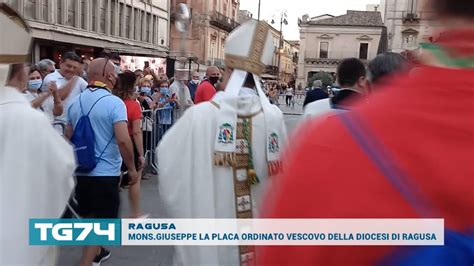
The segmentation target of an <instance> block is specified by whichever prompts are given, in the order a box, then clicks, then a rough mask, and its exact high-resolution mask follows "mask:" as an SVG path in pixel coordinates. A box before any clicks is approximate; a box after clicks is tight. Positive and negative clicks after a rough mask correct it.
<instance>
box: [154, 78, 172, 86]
mask: <svg viewBox="0 0 474 266" xmlns="http://www.w3.org/2000/svg"><path fill="white" fill-rule="evenodd" d="M163 83H167V84H168V86H169V85H170V83H169V82H168V80H167V79H161V80H158V82H157V83H156V84H157V85H158V87H161V84H163Z"/></svg>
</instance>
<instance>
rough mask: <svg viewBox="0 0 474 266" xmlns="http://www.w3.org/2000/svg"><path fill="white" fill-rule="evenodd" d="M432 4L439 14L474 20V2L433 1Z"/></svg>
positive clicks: (467, 0) (456, 0)
mask: <svg viewBox="0 0 474 266" xmlns="http://www.w3.org/2000/svg"><path fill="white" fill-rule="evenodd" d="M432 3H433V5H434V8H435V10H436V11H437V12H438V13H439V14H442V15H449V16H461V17H464V18H470V19H472V18H473V14H474V1H472V0H433V1H432Z"/></svg>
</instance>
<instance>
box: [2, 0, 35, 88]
mask: <svg viewBox="0 0 474 266" xmlns="http://www.w3.org/2000/svg"><path fill="white" fill-rule="evenodd" d="M0 25H1V26H0V36H1V38H0V86H3V85H5V83H6V81H7V78H8V73H9V72H10V65H11V64H18V63H24V62H27V61H28V59H29V54H30V47H31V35H30V29H29V27H28V24H26V22H25V21H24V20H23V18H22V17H21V16H20V15H19V14H18V13H17V12H16V11H14V10H13V9H11V8H10V7H9V6H8V5H7V4H4V3H1V4H0Z"/></svg>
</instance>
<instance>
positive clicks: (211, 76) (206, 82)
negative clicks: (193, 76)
mask: <svg viewBox="0 0 474 266" xmlns="http://www.w3.org/2000/svg"><path fill="white" fill-rule="evenodd" d="M220 74H221V72H220V71H219V68H217V67H215V66H211V67H209V68H207V70H206V77H205V78H204V79H203V80H202V81H201V84H199V86H198V87H197V89H196V96H195V98H194V103H195V104H198V103H201V102H207V101H210V100H211V99H212V97H214V95H215V94H216V92H217V90H216V87H214V84H216V83H217V82H218V81H219V77H220Z"/></svg>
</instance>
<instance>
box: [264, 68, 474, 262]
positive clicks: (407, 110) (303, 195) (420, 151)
mask: <svg viewBox="0 0 474 266" xmlns="http://www.w3.org/2000/svg"><path fill="white" fill-rule="evenodd" d="M473 77H474V70H472V69H471V70H468V69H464V70H454V69H447V68H435V67H424V68H422V69H418V70H417V71H415V72H413V73H412V76H410V77H398V79H397V83H395V84H392V85H391V86H390V87H388V88H380V89H379V91H380V92H379V94H377V95H373V96H372V97H371V98H369V102H368V103H359V104H358V105H356V106H355V107H356V108H357V109H356V110H354V112H355V113H356V114H357V115H358V116H359V117H360V118H361V119H362V120H363V121H364V122H366V123H365V124H367V125H368V127H369V128H370V129H371V130H372V132H373V133H374V135H375V136H376V137H377V138H378V139H379V141H380V142H381V143H382V144H383V145H384V146H385V148H386V150H388V151H389V153H390V154H391V156H392V157H393V158H394V161H395V162H396V163H397V165H398V166H399V167H400V168H402V169H403V170H404V171H405V172H407V173H408V177H409V178H410V180H409V181H410V182H411V183H412V184H415V186H416V187H417V188H419V190H420V192H421V196H422V197H423V198H424V199H425V200H426V201H428V202H429V203H430V204H431V205H433V206H435V208H436V209H438V210H439V211H440V214H439V217H432V218H444V219H445V226H446V227H448V228H450V229H454V230H458V231H460V232H462V231H464V232H465V231H466V230H468V228H469V227H472V226H473V225H474V196H473V194H472V188H473V187H474V179H473V177H474V164H473V162H472V160H473V158H474V138H473V136H474V123H473V117H474V90H473V88H474V78H473ZM323 119H325V120H324V121H323V120H316V121H314V120H313V121H308V122H305V124H304V126H302V127H301V128H300V129H299V132H297V133H296V134H295V136H294V137H292V138H291V139H292V140H294V142H293V143H292V145H291V150H290V151H288V152H287V154H285V155H284V156H283V158H285V165H284V171H285V173H283V174H282V176H280V177H278V178H277V181H276V184H275V186H274V187H273V188H272V189H270V191H271V193H269V198H268V200H267V201H266V202H267V206H266V208H263V209H264V211H267V213H265V214H264V215H263V217H264V218H419V216H418V214H417V213H416V212H415V210H414V208H413V207H412V206H411V205H410V204H409V203H408V202H407V201H406V200H405V199H404V198H403V197H402V195H401V194H400V193H399V192H398V190H396V189H395V188H394V187H393V186H392V184H391V183H390V182H389V181H388V180H387V178H386V177H385V176H383V175H382V173H381V172H380V171H379V170H378V169H377V168H376V166H375V165H374V163H373V162H372V161H371V160H370V159H369V158H368V157H367V156H366V155H365V153H364V152H363V151H362V150H361V148H360V147H359V146H358V145H357V144H356V142H355V141H354V139H353V138H352V136H351V135H350V134H349V133H348V131H347V130H346V129H345V127H344V126H343V125H342V124H341V122H340V120H339V118H338V117H335V116H332V117H329V118H323ZM394 248H395V247H383V246H377V247H367V246H365V247H364V246H347V247H344V246H339V247H330V246H291V247H261V248H260V250H257V255H258V256H259V262H258V265H325V266H326V265H351V266H352V265H375V264H377V263H378V262H380V260H381V259H382V258H384V257H385V256H386V255H388V254H389V253H390V252H391V251H393V249H394Z"/></svg>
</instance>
